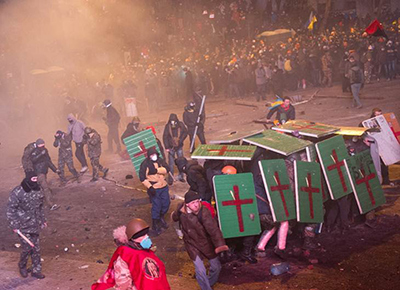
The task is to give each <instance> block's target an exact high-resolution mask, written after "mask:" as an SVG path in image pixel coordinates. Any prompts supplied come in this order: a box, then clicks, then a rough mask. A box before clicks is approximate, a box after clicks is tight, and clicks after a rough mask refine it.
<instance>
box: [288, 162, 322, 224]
mask: <svg viewBox="0 0 400 290" xmlns="http://www.w3.org/2000/svg"><path fill="white" fill-rule="evenodd" d="M294 166H295V169H294V170H295V171H294V172H295V184H296V185H295V187H296V190H295V191H296V211H297V221H298V222H303V223H322V222H323V221H324V209H323V200H322V190H321V167H320V165H319V164H318V163H316V162H304V161H295V164H294Z"/></svg>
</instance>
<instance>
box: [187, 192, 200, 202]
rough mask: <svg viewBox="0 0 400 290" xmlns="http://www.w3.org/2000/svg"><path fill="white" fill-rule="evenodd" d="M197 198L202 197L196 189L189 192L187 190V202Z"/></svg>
mask: <svg viewBox="0 0 400 290" xmlns="http://www.w3.org/2000/svg"><path fill="white" fill-rule="evenodd" d="M197 199H201V196H200V194H199V193H197V192H196V191H193V190H189V191H188V192H186V194H185V203H190V202H192V201H194V200H197Z"/></svg>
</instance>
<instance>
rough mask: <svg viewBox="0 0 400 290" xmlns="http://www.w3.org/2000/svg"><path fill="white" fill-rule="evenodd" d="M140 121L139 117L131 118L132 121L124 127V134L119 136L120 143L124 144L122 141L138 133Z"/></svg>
mask: <svg viewBox="0 0 400 290" xmlns="http://www.w3.org/2000/svg"><path fill="white" fill-rule="evenodd" d="M139 125H140V119H139V117H133V118H132V121H131V122H129V123H128V125H126V129H125V132H124V133H123V134H122V136H121V141H122V143H124V144H125V142H124V139H125V138H128V137H129V136H132V135H135V134H137V133H139V132H140V130H139Z"/></svg>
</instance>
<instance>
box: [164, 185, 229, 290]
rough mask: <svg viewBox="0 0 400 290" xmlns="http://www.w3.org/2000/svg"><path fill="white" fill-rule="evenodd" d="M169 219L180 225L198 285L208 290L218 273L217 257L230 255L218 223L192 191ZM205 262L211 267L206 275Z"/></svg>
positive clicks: (198, 196)
mask: <svg viewBox="0 0 400 290" xmlns="http://www.w3.org/2000/svg"><path fill="white" fill-rule="evenodd" d="M171 216H172V219H173V220H174V221H175V222H179V223H180V224H181V229H182V232H183V241H184V243H185V247H186V251H187V253H188V255H189V257H190V259H191V260H192V262H193V264H194V267H195V272H196V280H197V283H198V284H199V286H200V288H201V289H202V290H211V289H212V288H211V287H212V286H213V285H214V284H215V283H217V281H218V277H219V273H220V271H221V263H220V260H219V258H218V255H220V256H226V254H227V253H228V252H229V248H228V246H227V245H226V243H225V239H224V237H223V236H222V232H221V230H220V228H219V227H218V223H217V220H216V219H214V218H213V217H212V216H211V212H210V211H209V210H208V209H205V208H204V206H203V205H202V203H201V196H200V194H198V193H197V192H195V191H192V190H189V191H188V192H187V193H186V194H185V201H184V202H183V203H179V204H178V206H177V208H176V210H175V211H174V212H173V213H172V214H171ZM221 258H222V257H221ZM206 259H207V260H208V262H209V264H210V269H209V274H208V275H207V271H206V268H205V267H204V262H203V261H204V260H206Z"/></svg>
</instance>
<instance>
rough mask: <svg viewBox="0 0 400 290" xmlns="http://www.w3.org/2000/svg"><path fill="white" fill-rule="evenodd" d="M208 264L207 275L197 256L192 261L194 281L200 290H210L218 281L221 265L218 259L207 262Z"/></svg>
mask: <svg viewBox="0 0 400 290" xmlns="http://www.w3.org/2000/svg"><path fill="white" fill-rule="evenodd" d="M208 262H209V263H210V271H209V274H208V275H207V270H206V267H204V263H203V261H202V260H201V259H200V257H199V256H196V260H194V261H193V263H194V268H195V272H196V280H197V283H199V286H200V288H201V290H212V288H211V286H213V285H214V284H215V283H217V281H218V277H219V272H221V263H220V262H219V259H218V257H216V258H214V259H211V260H209V261H208Z"/></svg>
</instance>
